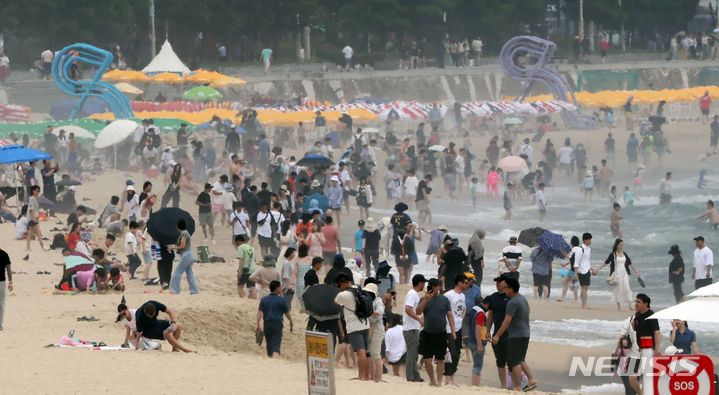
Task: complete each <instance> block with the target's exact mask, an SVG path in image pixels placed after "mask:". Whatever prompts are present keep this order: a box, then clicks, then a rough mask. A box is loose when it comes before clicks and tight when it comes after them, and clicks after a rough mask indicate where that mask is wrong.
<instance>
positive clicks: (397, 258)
mask: <svg viewBox="0 0 719 395" xmlns="http://www.w3.org/2000/svg"><path fill="white" fill-rule="evenodd" d="M394 262H395V264H396V265H397V267H403V268H408V267H410V266H412V259H410V257H409V255H407V260H402V259H400V256H398V255H397V256H395V257H394Z"/></svg>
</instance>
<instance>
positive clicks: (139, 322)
mask: <svg viewBox="0 0 719 395" xmlns="http://www.w3.org/2000/svg"><path fill="white" fill-rule="evenodd" d="M161 311H162V312H165V313H167V315H168V316H170V320H169V321H168V320H158V319H157V316H158V314H160V312H161ZM135 325H136V328H137V336H138V338H140V337H144V338H146V339H156V340H167V342H168V343H170V345H171V346H172V351H173V352H177V351H184V352H192V350H190V349H188V348H186V347H184V346H183V345H181V344H180V342H179V340H180V335H181V334H182V324H180V323H179V322H177V317H176V316H175V311H174V310H172V309H171V308H169V307H167V306H165V305H164V304H162V303H160V302H157V301H154V300H149V301H147V302H145V304H143V305H142V306H140V308H139V309H137V311H136V312H135Z"/></svg>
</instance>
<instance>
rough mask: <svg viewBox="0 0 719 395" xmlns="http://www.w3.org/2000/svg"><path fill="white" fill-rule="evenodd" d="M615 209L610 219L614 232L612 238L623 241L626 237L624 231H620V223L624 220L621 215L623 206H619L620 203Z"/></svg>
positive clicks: (615, 204)
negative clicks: (620, 211)
mask: <svg viewBox="0 0 719 395" xmlns="http://www.w3.org/2000/svg"><path fill="white" fill-rule="evenodd" d="M613 207H614V209H613V210H612V215H611V216H610V217H609V229H611V231H612V237H614V238H620V239H621V238H623V237H624V235H623V234H622V230H621V229H619V221H621V220H622V218H623V217H622V216H620V215H619V210H621V206H619V203H614V205H613Z"/></svg>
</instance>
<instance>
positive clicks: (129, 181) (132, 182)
mask: <svg viewBox="0 0 719 395" xmlns="http://www.w3.org/2000/svg"><path fill="white" fill-rule="evenodd" d="M125 185H135V181H132V180H129V179H128V180H126V181H125Z"/></svg>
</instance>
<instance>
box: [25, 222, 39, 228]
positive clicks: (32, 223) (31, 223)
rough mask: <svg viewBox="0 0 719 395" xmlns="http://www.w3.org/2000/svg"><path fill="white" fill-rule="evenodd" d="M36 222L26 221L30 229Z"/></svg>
mask: <svg viewBox="0 0 719 395" xmlns="http://www.w3.org/2000/svg"><path fill="white" fill-rule="evenodd" d="M37 224H38V223H37V222H35V221H27V228H28V229H30V228H32V227H33V226H35V225H37Z"/></svg>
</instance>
